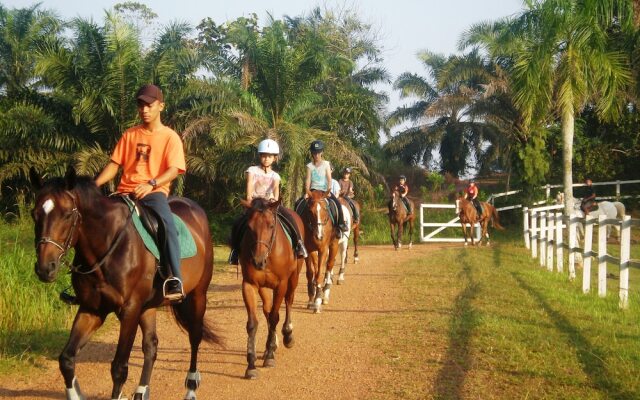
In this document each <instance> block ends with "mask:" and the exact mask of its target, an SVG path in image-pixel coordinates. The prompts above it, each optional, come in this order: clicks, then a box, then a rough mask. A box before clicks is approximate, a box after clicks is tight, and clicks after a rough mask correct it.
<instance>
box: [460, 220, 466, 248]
mask: <svg viewBox="0 0 640 400" xmlns="http://www.w3.org/2000/svg"><path fill="white" fill-rule="evenodd" d="M460 225H462V236H464V245H465V246H466V245H467V224H465V223H464V222H460Z"/></svg>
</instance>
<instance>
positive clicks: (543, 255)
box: [540, 211, 547, 267]
mask: <svg viewBox="0 0 640 400" xmlns="http://www.w3.org/2000/svg"><path fill="white" fill-rule="evenodd" d="M546 260H547V213H546V212H544V211H543V212H541V213H540V266H541V267H544V263H545V262H546Z"/></svg>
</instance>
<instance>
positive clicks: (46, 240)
mask: <svg viewBox="0 0 640 400" xmlns="http://www.w3.org/2000/svg"><path fill="white" fill-rule="evenodd" d="M65 193H66V194H67V195H68V196H69V197H71V201H72V202H73V209H72V210H71V213H73V222H72V223H71V227H70V228H69V233H68V234H67V238H66V239H65V241H64V243H63V244H60V243H58V242H56V241H55V240H53V239H51V237H49V236H43V237H41V238H40V239H38V241H37V242H36V253H37V252H38V247H40V245H46V244H47V243H51V244H52V245H54V246H55V247H57V248H59V249H60V254H59V255H58V260H57V262H58V263H60V262H61V260H62V258H63V257H65V256H66V255H67V253H68V252H69V249H70V248H71V241H72V240H73V237H74V235H75V233H76V228H77V227H78V222H79V221H80V220H82V215H81V214H80V211H79V210H78V205H77V204H76V198H75V197H73V194H71V192H69V191H68V190H65ZM62 263H63V264H65V265H66V264H67V263H66V261H62ZM70 268H71V267H70Z"/></svg>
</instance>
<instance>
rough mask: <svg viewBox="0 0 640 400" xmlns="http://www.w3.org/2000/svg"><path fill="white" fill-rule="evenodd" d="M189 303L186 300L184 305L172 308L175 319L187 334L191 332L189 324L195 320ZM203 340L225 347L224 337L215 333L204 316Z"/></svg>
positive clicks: (176, 305)
mask: <svg viewBox="0 0 640 400" xmlns="http://www.w3.org/2000/svg"><path fill="white" fill-rule="evenodd" d="M188 301H190V300H189V299H185V301H183V302H182V303H179V304H174V305H172V306H171V311H172V313H173V317H174V318H175V319H176V322H177V323H178V325H179V326H180V328H181V329H182V330H184V331H185V332H189V323H190V322H191V320H192V319H193V318H195V317H194V316H193V315H192V313H191V309H190V308H189V307H187V304H186V303H187V302H188ZM202 339H203V340H204V341H205V342H207V343H211V344H217V345H220V346H224V341H223V340H222V337H221V336H220V335H218V334H216V333H215V332H214V329H213V326H212V325H211V323H210V322H209V321H208V320H207V319H206V318H205V317H204V316H203V318H202Z"/></svg>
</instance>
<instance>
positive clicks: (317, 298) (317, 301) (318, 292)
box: [313, 248, 328, 313]
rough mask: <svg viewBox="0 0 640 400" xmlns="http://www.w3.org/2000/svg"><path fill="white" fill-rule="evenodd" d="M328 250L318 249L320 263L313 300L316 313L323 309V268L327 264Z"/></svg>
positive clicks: (315, 279) (316, 274) (317, 269)
mask: <svg viewBox="0 0 640 400" xmlns="http://www.w3.org/2000/svg"><path fill="white" fill-rule="evenodd" d="M327 255H328V251H327V249H326V248H324V249H322V250H318V264H316V270H315V275H314V277H313V281H314V283H315V295H314V300H313V305H314V313H319V312H320V311H322V281H321V279H322V278H321V276H322V268H323V267H324V266H325V265H327Z"/></svg>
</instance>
